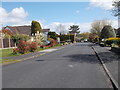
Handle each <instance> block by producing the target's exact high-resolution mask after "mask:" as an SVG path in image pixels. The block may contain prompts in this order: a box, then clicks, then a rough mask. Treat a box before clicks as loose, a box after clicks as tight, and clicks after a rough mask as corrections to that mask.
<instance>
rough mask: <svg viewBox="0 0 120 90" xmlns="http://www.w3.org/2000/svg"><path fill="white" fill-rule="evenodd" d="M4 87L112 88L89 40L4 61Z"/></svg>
mask: <svg viewBox="0 0 120 90" xmlns="http://www.w3.org/2000/svg"><path fill="white" fill-rule="evenodd" d="M2 71H3V72H2V75H3V80H2V81H3V85H2V86H3V88H112V86H111V83H110V81H109V79H108V77H107V75H106V74H105V72H104V70H103V68H102V66H101V64H100V62H99V60H98V58H97V57H96V55H95V53H94V51H93V49H92V48H91V47H90V43H77V44H73V45H68V46H65V48H63V49H61V50H57V51H53V52H50V53H47V54H45V55H43V56H39V57H37V58H34V59H29V60H26V61H23V62H19V63H15V64H10V65H5V66H3V70H2Z"/></svg>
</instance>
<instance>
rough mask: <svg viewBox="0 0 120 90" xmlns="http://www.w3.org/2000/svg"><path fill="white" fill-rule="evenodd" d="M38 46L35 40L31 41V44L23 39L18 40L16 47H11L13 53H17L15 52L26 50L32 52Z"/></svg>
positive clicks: (24, 51)
mask: <svg viewBox="0 0 120 90" xmlns="http://www.w3.org/2000/svg"><path fill="white" fill-rule="evenodd" d="M37 47H38V43H37V42H32V43H31V44H30V43H28V42H26V41H23V40H19V43H18V45H17V48H15V49H13V53H14V54H17V53H22V54H24V53H26V52H28V51H31V52H34V51H35V50H36V49H37Z"/></svg>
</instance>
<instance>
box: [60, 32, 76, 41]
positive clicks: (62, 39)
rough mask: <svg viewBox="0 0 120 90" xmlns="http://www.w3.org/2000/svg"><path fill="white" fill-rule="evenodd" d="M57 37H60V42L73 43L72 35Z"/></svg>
mask: <svg viewBox="0 0 120 90" xmlns="http://www.w3.org/2000/svg"><path fill="white" fill-rule="evenodd" d="M58 37H60V41H61V42H63V41H67V40H69V39H70V40H71V42H74V37H75V36H74V34H68V35H58Z"/></svg>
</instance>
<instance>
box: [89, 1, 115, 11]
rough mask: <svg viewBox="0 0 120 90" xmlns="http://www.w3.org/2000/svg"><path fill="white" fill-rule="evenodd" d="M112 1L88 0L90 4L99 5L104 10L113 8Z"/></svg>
mask: <svg viewBox="0 0 120 90" xmlns="http://www.w3.org/2000/svg"><path fill="white" fill-rule="evenodd" d="M113 1H114V0H90V6H92V7H99V8H102V9H105V10H111V9H112V8H113V6H112V3H113Z"/></svg>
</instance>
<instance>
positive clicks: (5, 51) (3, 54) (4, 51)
mask: <svg viewBox="0 0 120 90" xmlns="http://www.w3.org/2000/svg"><path fill="white" fill-rule="evenodd" d="M12 52H13V49H12V48H11V49H2V50H0V53H1V56H0V57H11V56H19V55H22V54H20V53H19V54H13V53H12Z"/></svg>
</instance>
